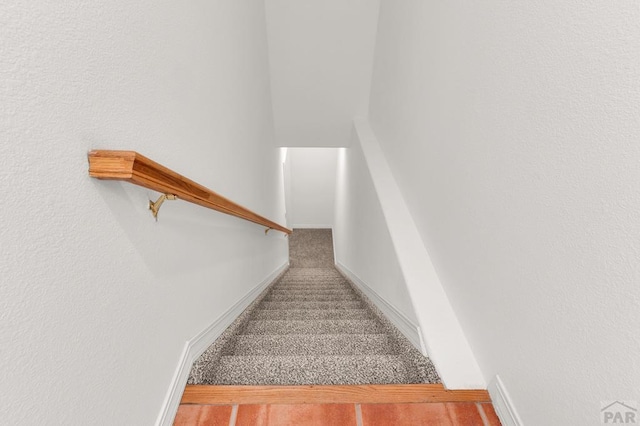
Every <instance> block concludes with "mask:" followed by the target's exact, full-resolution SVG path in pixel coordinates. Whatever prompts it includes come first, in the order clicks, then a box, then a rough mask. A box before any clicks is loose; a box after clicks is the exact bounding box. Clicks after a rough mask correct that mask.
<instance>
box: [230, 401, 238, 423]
mask: <svg viewBox="0 0 640 426" xmlns="http://www.w3.org/2000/svg"><path fill="white" fill-rule="evenodd" d="M237 418H238V404H233V407H232V408H231V417H229V426H236V420H237Z"/></svg>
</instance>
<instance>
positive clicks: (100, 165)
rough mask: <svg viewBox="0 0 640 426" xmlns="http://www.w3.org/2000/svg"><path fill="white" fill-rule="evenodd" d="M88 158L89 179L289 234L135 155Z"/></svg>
mask: <svg viewBox="0 0 640 426" xmlns="http://www.w3.org/2000/svg"><path fill="white" fill-rule="evenodd" d="M88 157H89V176H91V177H94V178H97V179H109V180H121V181H124V182H130V183H133V184H135V185H140V186H143V187H145V188H149V189H152V190H154V191H158V192H161V193H163V194H172V195H175V196H177V197H178V198H180V199H182V200H185V201H189V202H192V203H194V204H198V205H200V206H203V207H207V208H209V209H213V210H217V211H219V212H222V213H226V214H229V215H232V216H236V217H239V218H241V219H244V220H248V221H250V222H253V223H257V224H259V225H263V226H266V227H267V230H269V229H275V230H278V231H281V232H284V233H285V234H291V230H290V229H287V228H285V227H284V226H281V225H279V224H277V223H275V222H272V221H271V220H269V219H267V218H265V217H263V216H260V215H259V214H257V213H254V212H252V211H251V210H249V209H247V208H245V207H242V206H241V205H239V204H237V203H234V202H233V201H231V200H229V199H227V198H225V197H223V196H222V195H220V194H218V193H216V192H213V191H211V190H210V189H208V188H206V187H204V186H202V185H200V184H198V183H196V182H194V181H192V180H190V179H187V178H186V177H184V176H182V175H180V174H178V173H176V172H174V171H173V170H170V169H168V168H166V167H164V166H162V165H160V164H158V163H156V162H155V161H153V160H150V159H148V158H147V157H145V156H143V155H140V154H138V153H137V152H135V151H108V150H96V151H91V152H89V155H88Z"/></svg>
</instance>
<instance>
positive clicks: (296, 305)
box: [260, 301, 364, 310]
mask: <svg viewBox="0 0 640 426" xmlns="http://www.w3.org/2000/svg"><path fill="white" fill-rule="evenodd" d="M362 308H364V304H363V303H362V302H359V301H354V302H261V303H260V309H264V310H274V309H283V310H288V309H294V310H299V309H310V310H313V309H362Z"/></svg>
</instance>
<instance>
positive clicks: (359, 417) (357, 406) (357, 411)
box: [355, 404, 363, 426]
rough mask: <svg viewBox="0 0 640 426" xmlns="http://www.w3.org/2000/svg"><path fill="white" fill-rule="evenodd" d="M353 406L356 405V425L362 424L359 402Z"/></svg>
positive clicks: (360, 425)
mask: <svg viewBox="0 0 640 426" xmlns="http://www.w3.org/2000/svg"><path fill="white" fill-rule="evenodd" d="M355 406H356V425H357V426H363V425H362V409H361V408H360V404H355Z"/></svg>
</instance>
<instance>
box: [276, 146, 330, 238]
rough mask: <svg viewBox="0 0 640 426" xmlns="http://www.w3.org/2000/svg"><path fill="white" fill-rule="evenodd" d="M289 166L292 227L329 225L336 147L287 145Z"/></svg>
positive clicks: (324, 226)
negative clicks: (295, 146)
mask: <svg viewBox="0 0 640 426" xmlns="http://www.w3.org/2000/svg"><path fill="white" fill-rule="evenodd" d="M287 152H288V153H287V162H288V163H290V168H291V222H292V224H293V225H292V226H293V227H294V228H331V227H332V226H333V216H334V205H335V193H336V167H337V161H338V160H337V159H338V151H337V149H336V148H288V150H287Z"/></svg>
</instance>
